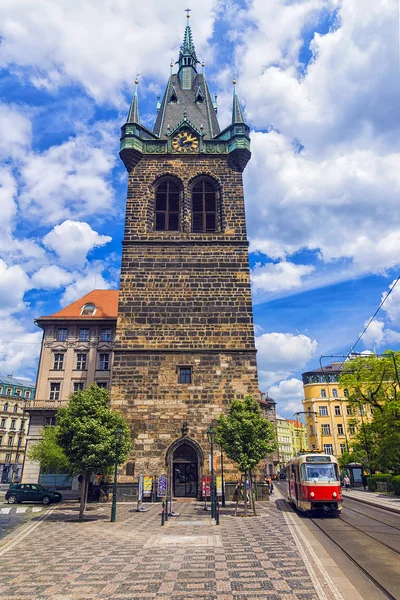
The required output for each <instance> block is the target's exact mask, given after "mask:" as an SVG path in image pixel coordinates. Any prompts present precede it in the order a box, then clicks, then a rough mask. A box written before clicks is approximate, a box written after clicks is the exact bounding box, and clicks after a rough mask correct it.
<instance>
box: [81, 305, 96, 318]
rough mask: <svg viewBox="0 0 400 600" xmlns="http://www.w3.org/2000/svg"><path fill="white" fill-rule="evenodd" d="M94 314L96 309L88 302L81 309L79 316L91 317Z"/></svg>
mask: <svg viewBox="0 0 400 600" xmlns="http://www.w3.org/2000/svg"><path fill="white" fill-rule="evenodd" d="M95 312H96V307H95V305H94V304H92V303H91V302H89V303H88V304H85V305H84V306H83V307H82V310H81V315H82V316H86V317H92V316H93V315H94V314H95Z"/></svg>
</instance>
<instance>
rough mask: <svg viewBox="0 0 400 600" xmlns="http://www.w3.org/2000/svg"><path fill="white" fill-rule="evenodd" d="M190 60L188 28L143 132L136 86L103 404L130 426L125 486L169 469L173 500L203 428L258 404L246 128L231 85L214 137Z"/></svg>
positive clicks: (182, 490)
mask: <svg viewBox="0 0 400 600" xmlns="http://www.w3.org/2000/svg"><path fill="white" fill-rule="evenodd" d="M198 64H199V61H198V60H197V57H196V51H195V47H194V44H193V40H192V32H191V28H190V24H189V20H188V22H187V26H186V30H185V35H184V41H183V44H182V46H181V48H180V53H179V60H178V72H177V73H172V67H173V65H171V75H170V77H169V80H168V83H167V88H166V91H165V94H164V97H163V99H162V102H161V104H160V103H158V115H157V119H156V122H155V125H154V129H153V131H150V130H149V129H147V128H146V127H145V126H144V125H141V123H140V117H139V107H138V92H137V87H138V86H137V84H138V82H137V81H136V87H135V93H134V97H133V100H132V105H131V108H130V110H129V115H128V120H127V122H126V123H125V125H124V126H123V127H122V135H121V152H120V156H121V159H122V161H123V162H124V164H125V166H126V169H127V171H128V173H129V180H128V196H127V206H126V221H125V233H124V241H123V254H122V270H121V284H120V294H119V312H118V324H117V341H116V347H115V354H114V367H113V386H112V394H111V398H112V406H113V407H114V408H116V409H118V410H119V411H121V412H122V413H123V414H124V416H125V417H126V419H127V420H128V422H129V424H130V426H131V431H132V439H133V450H132V458H131V461H133V462H134V463H135V478H136V476H137V474H138V473H140V472H142V473H143V474H145V475H146V474H147V475H152V474H155V475H160V474H162V473H165V472H166V470H167V466H169V468H170V469H172V471H173V474H174V493H175V495H177V496H195V495H196V494H197V492H198V486H199V478H200V476H201V474H202V473H203V472H205V471H206V470H207V469H208V458H207V460H206V457H208V454H209V451H210V450H209V444H208V441H207V430H208V428H209V426H210V425H211V424H212V422H213V421H214V420H215V419H216V418H217V417H218V415H219V414H220V413H221V412H222V411H227V410H228V408H229V405H230V403H231V401H232V400H233V399H235V398H243V397H244V396H245V395H247V394H252V395H253V396H254V397H255V398H257V397H258V382H257V367H256V350H255V346H254V333H253V316H252V303H251V295H250V273H249V264H248V242H247V237H246V221H245V210H244V198H243V181H242V172H243V170H244V168H245V166H246V164H247V162H248V161H249V159H250V156H251V154H250V139H249V127H248V126H247V125H246V123H245V122H244V118H243V113H242V110H241V107H240V104H239V100H238V97H237V95H236V89H235V86H234V92H233V110H232V122H231V124H230V125H229V126H228V127H226V128H225V129H224V130H223V131H221V130H220V127H219V125H218V120H217V106H216V98H215V100H214V101H213V100H212V98H211V95H210V91H209V88H208V85H207V81H206V78H205V76H204V74H202V73H199V72H198ZM229 469H231V477H234V474H233V472H232V468H231V467H229V466H228V473H227V476H228V478H229ZM127 472H128V470H127ZM123 475H125V471H124V473H123ZM121 481H126V482H128V481H132V479H131V478H130V477H128V476H125V478H124V477H122V478H121Z"/></svg>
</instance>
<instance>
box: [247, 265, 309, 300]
mask: <svg viewBox="0 0 400 600" xmlns="http://www.w3.org/2000/svg"><path fill="white" fill-rule="evenodd" d="M313 271H314V267H313V266H312V265H296V264H294V263H291V262H287V261H282V262H279V263H277V264H274V263H268V264H266V265H264V266H261V265H256V266H255V267H254V269H253V270H252V273H251V280H252V284H253V289H254V291H255V293H257V291H259V290H265V291H268V292H277V291H281V290H291V289H293V288H296V287H299V286H300V285H301V282H302V277H303V276H304V275H309V274H310V273H312V272H313Z"/></svg>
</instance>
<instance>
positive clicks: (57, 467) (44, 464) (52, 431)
mask: <svg viewBox="0 0 400 600" xmlns="http://www.w3.org/2000/svg"><path fill="white" fill-rule="evenodd" d="M57 436H58V427H57V426H56V427H45V429H44V431H43V437H42V439H40V440H39V441H38V442H36V443H35V444H34V445H33V446H32V447H31V448H30V449H29V452H28V458H29V459H30V460H35V461H37V462H39V463H40V468H41V470H42V471H43V472H44V473H56V474H61V473H62V474H64V473H65V474H67V473H68V474H69V473H70V466H69V462H68V458H67V456H66V455H65V452H64V450H63V449H62V448H61V446H60V445H59V443H58V441H57Z"/></svg>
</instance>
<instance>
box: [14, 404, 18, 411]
mask: <svg viewBox="0 0 400 600" xmlns="http://www.w3.org/2000/svg"><path fill="white" fill-rule="evenodd" d="M14 412H18V404H14Z"/></svg>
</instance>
